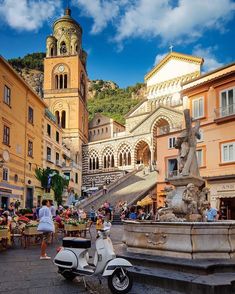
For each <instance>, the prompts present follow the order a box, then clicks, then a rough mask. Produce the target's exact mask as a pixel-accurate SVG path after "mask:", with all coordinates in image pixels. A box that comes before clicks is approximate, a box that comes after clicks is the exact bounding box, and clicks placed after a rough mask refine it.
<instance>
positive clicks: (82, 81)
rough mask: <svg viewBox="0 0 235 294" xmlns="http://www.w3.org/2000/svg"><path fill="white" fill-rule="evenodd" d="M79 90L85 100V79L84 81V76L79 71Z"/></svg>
mask: <svg viewBox="0 0 235 294" xmlns="http://www.w3.org/2000/svg"><path fill="white" fill-rule="evenodd" d="M80 92H81V96H82V99H83V100H84V101H85V100H86V81H85V76H84V74H83V73H81V80H80Z"/></svg>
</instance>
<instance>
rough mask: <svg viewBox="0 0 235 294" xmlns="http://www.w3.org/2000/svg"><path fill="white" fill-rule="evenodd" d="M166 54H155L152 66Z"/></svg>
mask: <svg viewBox="0 0 235 294" xmlns="http://www.w3.org/2000/svg"><path fill="white" fill-rule="evenodd" d="M167 54H168V53H163V54H157V55H156V57H155V60H154V64H153V65H154V66H155V65H157V64H158V63H159V62H160V61H161V60H162V59H163V58H164V57H165V56H166V55H167Z"/></svg>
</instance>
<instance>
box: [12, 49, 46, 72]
mask: <svg viewBox="0 0 235 294" xmlns="http://www.w3.org/2000/svg"><path fill="white" fill-rule="evenodd" d="M45 56H46V54H45V53H42V52H38V53H32V54H27V55H25V56H24V57H22V58H21V57H18V58H12V59H9V60H8V62H9V63H10V64H11V65H12V66H13V67H14V68H15V69H16V70H22V69H37V70H41V71H43V59H44V57H45Z"/></svg>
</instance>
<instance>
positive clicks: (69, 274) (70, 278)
mask: <svg viewBox="0 0 235 294" xmlns="http://www.w3.org/2000/svg"><path fill="white" fill-rule="evenodd" d="M59 273H60V274H61V275H62V276H63V277H64V278H65V279H66V280H68V281H73V280H74V279H75V278H76V275H75V274H74V273H72V272H70V271H68V270H66V269H65V268H61V267H60V268H59Z"/></svg>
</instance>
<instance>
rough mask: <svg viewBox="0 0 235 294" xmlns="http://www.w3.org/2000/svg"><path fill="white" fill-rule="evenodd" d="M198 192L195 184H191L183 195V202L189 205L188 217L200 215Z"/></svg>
mask: <svg viewBox="0 0 235 294" xmlns="http://www.w3.org/2000/svg"><path fill="white" fill-rule="evenodd" d="M198 192H199V191H198V188H197V187H196V186H195V185H194V184H192V183H189V184H188V185H187V188H186V190H185V191H184V193H183V196H182V200H183V201H184V202H185V203H186V204H187V214H188V215H190V214H197V213H198V208H197V203H198Z"/></svg>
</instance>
